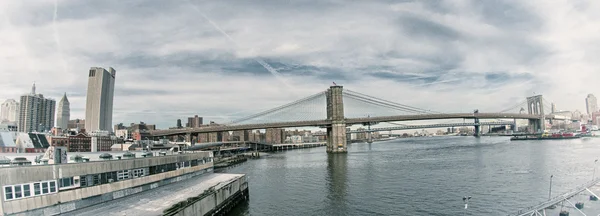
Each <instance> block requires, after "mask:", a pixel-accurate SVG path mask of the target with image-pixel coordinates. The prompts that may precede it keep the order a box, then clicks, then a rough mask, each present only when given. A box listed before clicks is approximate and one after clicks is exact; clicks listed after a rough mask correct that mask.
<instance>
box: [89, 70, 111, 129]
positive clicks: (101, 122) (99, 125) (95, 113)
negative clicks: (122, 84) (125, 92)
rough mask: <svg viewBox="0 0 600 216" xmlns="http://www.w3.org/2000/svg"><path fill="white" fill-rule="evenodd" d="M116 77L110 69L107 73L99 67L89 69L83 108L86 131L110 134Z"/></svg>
mask: <svg viewBox="0 0 600 216" xmlns="http://www.w3.org/2000/svg"><path fill="white" fill-rule="evenodd" d="M116 75H117V72H116V71H115V69H113V68H112V67H111V68H109V70H108V71H107V70H105V69H104V68H101V67H92V68H90V71H89V74H88V88H87V98H86V106H85V119H86V121H85V128H86V130H87V131H109V132H112V127H111V126H112V113H113V95H114V91H115V76H116Z"/></svg>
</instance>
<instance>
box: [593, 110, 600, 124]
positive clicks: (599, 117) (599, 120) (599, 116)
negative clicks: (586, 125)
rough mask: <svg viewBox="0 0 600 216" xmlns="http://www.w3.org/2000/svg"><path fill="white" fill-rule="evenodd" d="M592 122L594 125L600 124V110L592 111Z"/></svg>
mask: <svg viewBox="0 0 600 216" xmlns="http://www.w3.org/2000/svg"><path fill="white" fill-rule="evenodd" d="M592 124H593V125H600V112H593V113H592Z"/></svg>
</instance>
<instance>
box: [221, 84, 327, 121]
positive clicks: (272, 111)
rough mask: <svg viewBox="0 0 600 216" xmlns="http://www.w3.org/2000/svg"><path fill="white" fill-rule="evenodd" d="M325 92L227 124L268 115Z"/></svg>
mask: <svg viewBox="0 0 600 216" xmlns="http://www.w3.org/2000/svg"><path fill="white" fill-rule="evenodd" d="M325 93H326V92H325V91H322V92H319V93H317V94H314V95H311V96H308V97H305V98H302V99H300V100H296V101H294V102H291V103H288V104H285V105H282V106H279V107H276V108H273V109H270V110H266V111H263V112H260V113H257V114H254V115H251V116H247V117H244V118H241V119H237V120H234V121H231V122H230V123H229V124H236V123H240V122H244V121H247V120H250V119H254V118H256V117H260V116H265V115H268V114H272V113H275V112H277V111H281V110H283V109H285V108H289V107H292V106H295V105H298V104H300V103H303V102H306V101H310V100H312V99H315V98H318V97H321V96H323V95H324V94H325Z"/></svg>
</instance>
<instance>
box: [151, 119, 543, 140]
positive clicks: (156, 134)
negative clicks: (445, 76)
mask: <svg viewBox="0 0 600 216" xmlns="http://www.w3.org/2000/svg"><path fill="white" fill-rule="evenodd" d="M554 117H555V116H554V115H547V116H546V118H554ZM475 118H479V119H536V120H537V119H540V118H541V117H540V116H539V115H531V114H518V113H447V114H422V115H397V116H379V117H368V118H346V119H345V121H346V124H347V125H353V124H363V123H373V122H393V121H417V120H436V119H475ZM329 125H331V121H330V120H326V119H325V120H311V121H293V122H275V123H262V124H240V125H223V126H210V127H200V128H186V129H168V130H154V131H150V134H151V135H152V136H154V137H159V136H171V135H185V134H187V133H210V132H222V131H237V130H252V129H267V128H291V127H325V126H329Z"/></svg>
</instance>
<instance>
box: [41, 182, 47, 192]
mask: <svg viewBox="0 0 600 216" xmlns="http://www.w3.org/2000/svg"><path fill="white" fill-rule="evenodd" d="M47 193H48V182H42V194H47Z"/></svg>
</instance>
